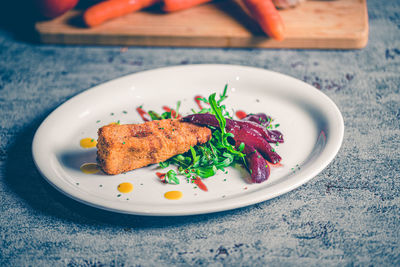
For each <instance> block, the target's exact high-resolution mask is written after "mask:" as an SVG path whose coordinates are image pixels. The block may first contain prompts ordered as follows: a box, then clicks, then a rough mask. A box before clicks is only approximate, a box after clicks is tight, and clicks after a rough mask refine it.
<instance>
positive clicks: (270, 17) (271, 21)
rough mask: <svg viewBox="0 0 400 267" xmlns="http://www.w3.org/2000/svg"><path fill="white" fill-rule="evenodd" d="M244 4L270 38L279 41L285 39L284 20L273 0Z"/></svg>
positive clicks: (251, 1)
mask: <svg viewBox="0 0 400 267" xmlns="http://www.w3.org/2000/svg"><path fill="white" fill-rule="evenodd" d="M243 3H244V5H245V6H246V8H247V9H248V10H249V12H250V14H251V16H252V17H253V18H254V19H255V20H256V21H257V22H258V24H259V25H260V27H261V28H262V29H263V31H264V32H265V33H266V34H268V36H269V37H271V38H273V39H275V40H278V41H282V40H283V39H284V38H285V36H284V35H285V34H284V32H285V28H284V24H283V20H282V18H281V16H280V15H279V12H278V10H277V9H276V8H275V6H274V4H273V2H272V0H243Z"/></svg>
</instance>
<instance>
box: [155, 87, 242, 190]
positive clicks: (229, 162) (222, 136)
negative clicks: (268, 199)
mask: <svg viewBox="0 0 400 267" xmlns="http://www.w3.org/2000/svg"><path fill="white" fill-rule="evenodd" d="M227 88H228V86H227V85H226V86H225V88H224V90H223V93H222V94H220V95H219V99H218V100H216V99H215V98H216V93H213V94H211V95H210V96H209V97H208V99H206V98H202V99H199V100H200V101H202V102H204V103H206V104H209V106H210V107H209V108H203V109H202V110H200V111H198V112H196V111H194V110H192V112H193V113H210V114H214V115H215V117H216V118H217V120H218V122H219V126H220V127H219V128H215V127H210V128H211V130H212V137H211V140H210V141H209V142H207V143H205V144H202V145H197V146H195V147H191V148H190V150H189V151H188V152H186V153H184V154H180V155H176V156H174V157H172V158H170V159H168V160H166V161H164V162H160V163H159V166H160V167H161V168H163V169H164V168H167V167H169V166H170V165H171V164H172V165H175V166H177V168H178V173H179V174H181V175H183V176H185V177H186V179H187V181H188V182H190V181H193V180H194V179H196V177H201V178H208V177H210V176H213V175H215V174H216V173H217V172H218V170H220V171H222V172H226V170H225V168H227V167H229V166H233V165H234V164H236V163H245V159H244V157H245V154H243V153H242V151H243V149H244V144H241V145H240V146H239V148H238V149H236V148H235V146H234V145H232V144H231V143H230V141H229V140H230V139H231V138H232V137H233V134H232V133H227V132H226V130H225V126H226V118H232V116H231V115H230V114H229V112H228V111H227V110H226V107H225V105H221V102H222V101H223V100H225V99H226V98H227V95H226V92H227ZM179 107H180V102H178V104H177V108H176V111H173V110H171V111H168V112H164V113H162V114H161V115H159V114H157V113H156V112H154V111H149V112H148V113H149V115H150V116H151V118H152V119H153V120H162V119H170V118H176V117H177V116H178V109H179ZM178 173H177V172H176V171H175V170H173V169H170V170H169V171H168V172H167V173H166V175H165V181H166V182H167V183H171V184H179V179H178V178H177V174H178Z"/></svg>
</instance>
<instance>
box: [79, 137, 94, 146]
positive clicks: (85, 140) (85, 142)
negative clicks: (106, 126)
mask: <svg viewBox="0 0 400 267" xmlns="http://www.w3.org/2000/svg"><path fill="white" fill-rule="evenodd" d="M79 144H80V145H81V147H83V148H92V147H95V146H96V145H97V141H96V140H95V139H93V138H90V137H87V138H83V139H81V141H80V142H79Z"/></svg>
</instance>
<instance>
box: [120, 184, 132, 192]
mask: <svg viewBox="0 0 400 267" xmlns="http://www.w3.org/2000/svg"><path fill="white" fill-rule="evenodd" d="M132 190H133V185H132V184H131V183H122V184H119V185H118V191H119V192H121V193H125V194H126V193H129V192H131V191H132Z"/></svg>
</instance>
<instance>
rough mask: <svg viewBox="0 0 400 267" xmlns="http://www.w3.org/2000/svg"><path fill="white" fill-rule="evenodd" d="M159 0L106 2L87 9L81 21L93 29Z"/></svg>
mask: <svg viewBox="0 0 400 267" xmlns="http://www.w3.org/2000/svg"><path fill="white" fill-rule="evenodd" d="M158 1H159V0H108V1H103V2H100V3H98V4H95V5H93V6H91V7H89V8H88V9H87V10H86V11H85V12H84V14H83V21H84V22H85V24H86V25H87V26H89V27H95V26H97V25H100V24H102V23H104V22H105V21H107V20H110V19H114V18H117V17H121V16H124V15H127V14H129V13H132V12H135V11H138V10H140V9H143V8H146V7H149V6H152V5H154V4H156V3H158Z"/></svg>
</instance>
